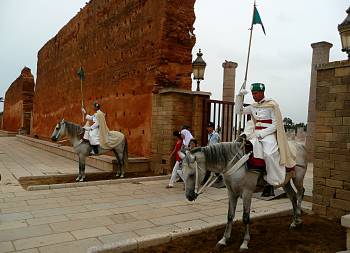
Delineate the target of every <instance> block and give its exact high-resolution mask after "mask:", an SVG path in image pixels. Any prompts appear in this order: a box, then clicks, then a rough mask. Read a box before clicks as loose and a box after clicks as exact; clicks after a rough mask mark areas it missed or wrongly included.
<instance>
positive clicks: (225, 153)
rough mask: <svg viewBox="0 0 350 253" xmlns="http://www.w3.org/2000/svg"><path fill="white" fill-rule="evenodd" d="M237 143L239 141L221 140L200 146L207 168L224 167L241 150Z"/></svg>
mask: <svg viewBox="0 0 350 253" xmlns="http://www.w3.org/2000/svg"><path fill="white" fill-rule="evenodd" d="M239 144H240V143H236V142H221V143H217V144H214V145H210V146H207V147H202V148H201V151H202V152H204V155H205V161H206V166H207V168H211V169H215V168H216V169H223V168H225V167H226V166H227V164H228V163H229V162H230V161H231V160H232V158H233V157H234V156H235V155H236V154H237V152H241V150H240V149H239ZM194 151H195V150H194ZM196 152H198V151H196Z"/></svg>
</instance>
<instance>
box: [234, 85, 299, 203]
mask: <svg viewBox="0 0 350 253" xmlns="http://www.w3.org/2000/svg"><path fill="white" fill-rule="evenodd" d="M251 92H252V96H253V99H254V101H255V103H253V104H251V105H249V106H247V107H244V108H243V113H244V114H250V115H251V116H252V117H251V118H252V122H251V124H249V127H250V128H251V129H250V131H249V130H248V129H246V130H245V133H244V134H246V136H247V139H248V140H249V141H250V142H251V143H252V144H253V155H254V157H255V158H259V159H263V160H264V161H265V164H266V172H267V176H266V181H267V182H268V184H270V185H268V186H267V187H265V189H264V192H263V196H270V195H274V191H273V189H274V186H279V185H281V184H282V183H283V182H284V180H285V176H286V167H287V168H293V167H294V166H295V164H296V162H295V160H296V155H295V152H293V151H294V150H291V149H290V147H289V145H288V141H287V137H286V134H285V131H284V126H283V122H282V115H281V112H280V110H279V106H278V104H277V103H276V102H275V101H274V100H272V99H267V98H265V95H264V92H265V85H264V84H263V83H253V84H252V85H251ZM246 93H247V92H246V91H240V94H241V95H245V94H246Z"/></svg>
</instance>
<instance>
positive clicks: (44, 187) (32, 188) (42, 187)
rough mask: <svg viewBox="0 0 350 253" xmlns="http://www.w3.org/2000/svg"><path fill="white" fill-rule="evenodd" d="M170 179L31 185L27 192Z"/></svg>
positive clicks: (145, 178)
mask: <svg viewBox="0 0 350 253" xmlns="http://www.w3.org/2000/svg"><path fill="white" fill-rule="evenodd" d="M169 178H170V176H169V175H165V176H152V177H135V178H119V179H114V180H99V181H91V182H77V183H65V184H46V185H30V186H28V187H27V191H38V190H49V189H62V188H76V187H84V186H96V185H106V184H122V183H138V182H147V181H156V180H165V179H169Z"/></svg>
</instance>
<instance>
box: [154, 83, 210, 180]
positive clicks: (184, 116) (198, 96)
mask: <svg viewBox="0 0 350 253" xmlns="http://www.w3.org/2000/svg"><path fill="white" fill-rule="evenodd" d="M210 95H211V94H210V93H208V92H203V91H199V92H192V91H189V90H183V89H176V88H163V89H160V90H159V93H157V94H153V98H152V129H151V131H152V157H151V171H152V172H153V173H154V174H157V175H159V174H166V173H170V172H171V170H172V166H173V165H174V161H173V160H170V159H169V154H170V153H171V151H172V150H173V149H174V145H175V143H176V138H175V137H174V136H173V131H174V130H181V127H182V126H183V125H187V126H190V130H191V132H192V135H193V136H194V137H195V138H196V139H197V140H198V141H200V140H201V139H202V133H203V132H202V130H203V128H202V121H203V101H204V100H205V99H209V97H210ZM199 144H201V143H199Z"/></svg>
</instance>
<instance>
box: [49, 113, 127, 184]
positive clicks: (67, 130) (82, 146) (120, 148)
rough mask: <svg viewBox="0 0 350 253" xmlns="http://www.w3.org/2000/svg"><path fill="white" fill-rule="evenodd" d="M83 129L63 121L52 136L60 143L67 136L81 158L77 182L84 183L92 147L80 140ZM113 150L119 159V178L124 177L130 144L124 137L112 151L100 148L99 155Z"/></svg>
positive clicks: (53, 139) (52, 138) (58, 124)
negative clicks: (86, 165) (87, 158)
mask: <svg viewBox="0 0 350 253" xmlns="http://www.w3.org/2000/svg"><path fill="white" fill-rule="evenodd" d="M81 132H82V127H81V126H80V125H77V124H74V123H72V122H69V121H65V120H62V121H60V122H58V123H57V125H56V127H55V129H54V131H53V133H52V135H51V140H52V141H55V142H56V141H58V140H59V139H60V138H61V137H62V136H67V137H68V138H69V140H70V143H71V144H72V146H73V148H74V150H75V152H76V153H77V154H78V156H79V175H78V177H77V178H76V181H77V182H78V181H80V182H83V181H84V180H85V179H86V176H85V159H86V157H87V156H89V155H90V152H91V149H92V148H91V146H90V143H89V142H83V141H82V140H81V138H80V134H81ZM110 150H112V151H113V153H114V155H115V157H116V159H117V167H118V170H117V174H116V176H117V177H124V166H127V164H128V142H127V140H126V138H125V136H124V135H123V139H122V141H121V143H120V144H118V145H117V146H116V147H114V148H112V149H103V148H101V147H99V148H98V154H103V153H106V152H108V151H110Z"/></svg>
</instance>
